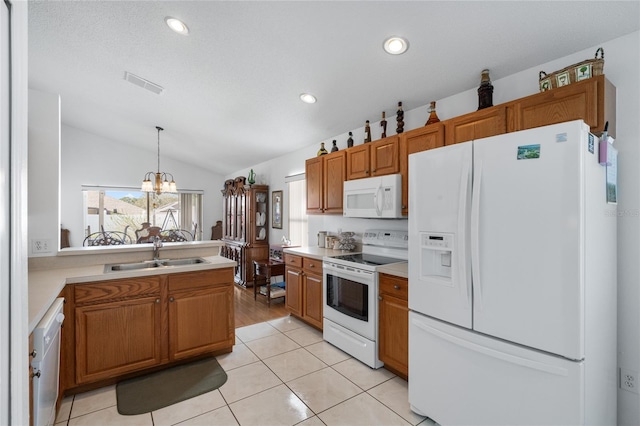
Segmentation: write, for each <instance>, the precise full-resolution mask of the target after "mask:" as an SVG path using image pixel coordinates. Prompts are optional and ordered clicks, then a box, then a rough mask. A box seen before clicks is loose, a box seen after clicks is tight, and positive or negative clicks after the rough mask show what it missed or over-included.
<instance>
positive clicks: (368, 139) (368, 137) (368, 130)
mask: <svg viewBox="0 0 640 426" xmlns="http://www.w3.org/2000/svg"><path fill="white" fill-rule="evenodd" d="M367 142H371V126H369V120H367V122H366V124H365V125H364V143H367Z"/></svg>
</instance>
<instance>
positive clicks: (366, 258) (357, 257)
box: [333, 253, 406, 266]
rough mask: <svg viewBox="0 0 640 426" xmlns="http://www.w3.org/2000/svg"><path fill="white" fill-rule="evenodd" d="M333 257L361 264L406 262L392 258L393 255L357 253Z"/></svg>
mask: <svg viewBox="0 0 640 426" xmlns="http://www.w3.org/2000/svg"><path fill="white" fill-rule="evenodd" d="M333 259H340V260H346V261H347V262H353V263H359V264H362V265H373V266H379V265H386V264H388V263H398V262H406V261H405V260H402V259H394V258H393V257H384V256H376V255H374V254H366V253H358V254H345V255H341V256H334V257H333Z"/></svg>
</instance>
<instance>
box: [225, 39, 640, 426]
mask: <svg viewBox="0 0 640 426" xmlns="http://www.w3.org/2000/svg"><path fill="white" fill-rule="evenodd" d="M598 47H603V49H604V52H605V58H606V60H605V66H604V72H605V74H606V76H607V78H608V79H609V80H610V81H611V82H612V83H613V84H614V85H615V86H616V87H617V114H616V121H617V129H616V135H615V136H616V143H615V145H616V148H617V149H618V151H619V163H618V164H619V177H618V178H619V200H620V202H619V204H618V215H619V221H618V364H619V366H621V367H624V368H629V369H632V370H635V371H640V313H639V312H640V309H638V306H639V305H640V246H639V243H638V242H639V241H640V185H639V184H638V183H639V182H640V161H639V160H640V120H638V117H640V80H639V79H638V69H640V63H639V62H640V55H639V52H640V32H635V33H632V34H630V35H627V36H624V37H621V38H618V39H615V40H612V41H608V42H603V43H602V44H599V45H597V46H593V47H592V48H590V49H586V50H584V51H581V52H576V53H575V54H572V55H570V56H566V57H563V58H559V59H557V60H554V61H552V62H549V63H546V64H541V65H539V66H537V67H535V68H530V69H528V70H526V71H523V72H520V73H517V74H514V75H510V76H507V77H503V78H499V79H494V80H493V82H492V83H493V86H494V94H493V102H494V105H497V104H500V103H504V102H507V101H511V100H514V99H518V98H521V97H524V96H528V95H532V94H534V93H537V92H538V72H539V71H541V70H542V71H547V72H553V71H555V70H558V69H561V68H564V67H565V66H567V65H570V64H573V63H577V62H581V61H583V60H584V59H587V58H592V57H593V55H594V54H595V51H596V49H597V48H598ZM481 68H482V65H481V64H480V65H479V66H478V69H481ZM492 78H495V76H492ZM478 83H479V79H478ZM416 84H425V83H424V82H423V81H417V82H416ZM477 96H478V95H477V92H476V89H475V88H474V89H471V90H468V91H464V92H461V93H458V94H456V95H453V96H450V97H448V98H444V99H440V100H437V104H436V107H437V108H436V109H437V112H438V116H439V117H440V119H441V120H445V119H448V118H452V117H455V116H458V115H461V114H465V113H469V112H473V111H475V110H476V108H477V102H478V98H477ZM427 107H428V105H427V104H425V105H424V106H422V107H419V108H416V109H413V110H411V111H405V115H404V122H405V127H404V129H405V131H407V130H411V129H414V128H417V127H421V126H423V125H424V123H425V121H426V119H427V117H428V115H429V114H428V112H427ZM393 114H395V111H393V112H391V114H390V111H387V116H388V118H387V121H388V122H389V125H388V126H387V130H388V132H387V134H388V135H392V134H394V133H393V132H394V131H395V127H396V126H395V117H394V116H393ZM371 129H372V132H373V135H372V136H373V139H374V140H375V139H378V138H379V137H380V125H379V122H375V123H374V122H372V123H371ZM351 131H352V132H353V135H354V140H355V141H356V145H358V144H361V143H362V141H363V139H364V128H358V129H352V130H351ZM348 132H349V130H346V131H345V132H344V133H342V134H340V135H335V136H328V137H327V138H326V139H325V140H324V142H325V143H326V144H327V146H330V145H331V140H333V139H336V140H337V141H338V147H339V148H340V149H344V148H345V147H346V140H347V137H348ZM320 142H323V141H318V143H317V144H314V145H312V146H309V147H306V148H304V149H301V150H298V151H295V152H292V153H291V154H288V155H285V156H282V157H279V158H276V159H273V160H270V161H267V162H264V163H260V164H257V165H255V166H253V169H254V171H255V172H256V173H257V174H258V176H259V177H260V178H261V179H260V182H261V183H266V184H269V185H270V190H272V191H273V190H278V189H283V190H285V193H284V198H285V212H286V205H288V204H287V203H288V194H287V193H286V185H285V184H284V177H285V176H287V175H290V174H295V173H300V172H303V171H304V161H305V160H306V159H307V158H310V157H313V156H315V155H316V153H317V151H318V149H319V147H320ZM248 173H249V169H248V168H247V170H241V171H238V172H236V173H233V174H230V175H229V176H227V178H231V177H235V176H247V175H248ZM406 226H407V221H406V220H388V221H383V220H367V219H346V218H343V217H341V216H331V215H326V216H324V215H310V216H309V243H310V244H313V243H314V242H315V241H317V238H316V234H317V232H318V231H319V230H326V231H330V232H337V231H338V229H342V230H349V231H354V232H360V233H361V232H362V231H363V230H364V229H366V228H375V227H385V228H388V229H406ZM286 233H287V220H286V215H285V219H284V223H283V229H282V230H273V229H272V230H271V235H270V241H271V243H278V242H279V241H280V238H281V236H282V235H286ZM618 424H620V425H638V424H640V397H639V396H638V394H634V393H630V392H627V391H622V390H619V391H618Z"/></svg>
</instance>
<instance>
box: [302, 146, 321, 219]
mask: <svg viewBox="0 0 640 426" xmlns="http://www.w3.org/2000/svg"><path fill="white" fill-rule="evenodd" d="M305 179H306V180H307V213H308V214H317V213H322V202H323V199H322V157H314V158H310V159H308V160H307V162H306V164H305Z"/></svg>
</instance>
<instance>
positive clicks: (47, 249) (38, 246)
mask: <svg viewBox="0 0 640 426" xmlns="http://www.w3.org/2000/svg"><path fill="white" fill-rule="evenodd" d="M31 251H32V252H33V253H51V240H45V239H38V240H35V239H34V240H31Z"/></svg>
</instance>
